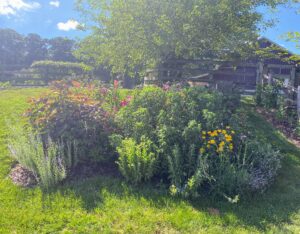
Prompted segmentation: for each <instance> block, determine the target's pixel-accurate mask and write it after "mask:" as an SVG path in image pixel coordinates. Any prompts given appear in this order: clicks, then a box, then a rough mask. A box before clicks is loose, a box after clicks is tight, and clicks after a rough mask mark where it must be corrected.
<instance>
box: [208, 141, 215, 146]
mask: <svg viewBox="0 0 300 234" xmlns="http://www.w3.org/2000/svg"><path fill="white" fill-rule="evenodd" d="M208 144H211V145H214V144H216V141H215V140H210V141H209V142H208Z"/></svg>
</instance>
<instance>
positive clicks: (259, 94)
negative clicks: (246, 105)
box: [255, 84, 263, 106]
mask: <svg viewBox="0 0 300 234" xmlns="http://www.w3.org/2000/svg"><path fill="white" fill-rule="evenodd" d="M262 92H263V86H262V85H261V84H257V85H256V92H255V103H256V105H258V106H261V105H262V95H263V94H262Z"/></svg>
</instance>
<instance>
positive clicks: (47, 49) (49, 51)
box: [0, 28, 77, 71]
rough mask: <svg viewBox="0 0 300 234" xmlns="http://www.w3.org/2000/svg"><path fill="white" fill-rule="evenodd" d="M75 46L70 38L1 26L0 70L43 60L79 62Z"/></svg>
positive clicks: (7, 69) (19, 67) (29, 64)
mask: <svg viewBox="0 0 300 234" xmlns="http://www.w3.org/2000/svg"><path fill="white" fill-rule="evenodd" d="M75 47H76V43H75V41H74V40H71V39H68V38H64V37H55V38H52V39H45V38H42V37H41V36H39V35H38V34H33V33H30V34H28V35H21V34H19V33H17V32H16V31H14V30H12V29H1V28H0V71H1V70H2V71H14V70H21V69H23V68H28V67H30V66H31V64H32V63H33V62H35V61H41V60H53V61H64V62H77V60H76V58H75V57H74V56H73V54H72V53H73V51H74V50H75Z"/></svg>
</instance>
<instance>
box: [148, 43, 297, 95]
mask: <svg viewBox="0 0 300 234" xmlns="http://www.w3.org/2000/svg"><path fill="white" fill-rule="evenodd" d="M258 42H259V45H260V48H261V49H266V50H268V49H269V48H270V49H271V48H277V49H276V50H277V51H275V50H273V52H272V53H271V54H273V55H274V56H270V55H269V57H265V58H264V59H261V58H258V56H254V58H253V59H251V60H248V61H240V62H227V61H213V63H212V62H211V61H203V60H197V59H194V60H170V61H168V62H166V63H164V64H162V65H161V66H159V67H158V68H157V69H156V70H149V71H148V72H147V75H146V77H145V79H144V82H145V84H146V85H147V84H160V83H164V82H177V81H182V80H186V81H188V82H189V83H190V84H191V85H197V84H200V85H203V84H207V85H215V86H218V85H221V84H224V83H227V84H234V85H236V86H237V87H239V88H241V89H243V90H249V91H251V90H252V91H254V90H255V88H256V85H257V84H258V83H261V82H272V80H273V79H280V80H282V82H283V83H284V84H285V85H286V86H292V87H297V86H298V84H300V67H299V68H298V65H297V63H296V62H293V61H287V60H286V58H287V57H290V56H293V54H292V53H291V52H290V51H288V50H286V49H285V48H283V47H281V46H280V45H278V44H276V43H274V42H273V41H271V40H269V39H267V38H264V37H262V38H259V39H258ZM216 64H217V65H216ZM186 65H188V68H186V67H187V66H186Z"/></svg>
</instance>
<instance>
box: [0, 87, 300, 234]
mask: <svg viewBox="0 0 300 234" xmlns="http://www.w3.org/2000/svg"><path fill="white" fill-rule="evenodd" d="M45 91H46V89H40V88H39V89H36V88H26V89H10V90H3V91H0V110H1V111H0V161H1V163H0V190H1V192H0V200H1V205H0V223H1V225H0V233H14V232H17V233H35V232H37V233H45V232H48V233H59V232H67V233H68V232H70V233H74V232H75V233H94V232H96V233H97V232H98V233H99V232H103V233H106V232H107V233H110V232H125V233H149V232H150V233H155V232H165V233H174V232H175V233H176V232H178V233H199V232H208V233H261V232H270V233H286V232H291V233H299V230H300V229H299V227H300V219H299V205H298V204H299V194H300V186H299V178H300V167H299V166H300V157H299V155H300V151H299V149H297V148H296V147H295V146H294V145H292V144H291V143H290V142H288V141H287V140H286V138H285V137H283V136H282V134H280V133H279V132H278V131H277V130H276V129H274V128H273V127H272V126H271V125H270V124H269V123H268V122H266V121H265V120H264V119H263V118H262V117H261V116H260V115H258V114H256V113H255V112H253V109H252V108H251V106H250V105H246V104H245V103H244V102H243V103H242V105H243V106H244V105H246V106H245V109H246V111H245V112H244V114H245V116H246V117H247V124H249V125H250V126H251V128H250V129H251V131H253V133H254V134H255V135H256V136H259V138H260V139H266V141H268V142H269V143H270V144H272V146H273V147H277V148H278V149H279V150H280V151H281V152H282V154H283V155H284V156H285V157H284V159H283V160H282V168H281V169H280V173H279V176H278V177H276V183H274V184H273V186H272V187H271V188H269V189H268V190H267V191H266V192H265V193H264V194H260V193H257V192H256V193H253V194H251V196H250V197H249V199H246V198H245V197H241V199H240V202H239V203H238V204H235V205H231V204H229V203H228V202H226V201H222V200H213V199H211V197H210V196H202V197H201V198H198V199H193V200H189V201H188V202H187V201H186V200H185V199H182V198H173V197H171V196H169V195H168V194H167V192H166V190H165V188H164V186H154V185H152V184H148V185H143V186H139V187H136V186H132V185H130V184H125V183H124V181H123V179H122V178H118V177H115V176H110V175H106V176H98V177H92V178H86V179H84V180H73V181H68V182H66V183H64V184H63V185H62V186H59V188H58V190H56V191H53V192H52V193H47V194H44V193H43V192H41V191H40V189H39V188H34V189H23V188H20V187H18V186H15V185H14V184H13V183H11V182H10V180H9V179H7V175H8V173H9V170H10V169H11V164H12V160H11V159H10V158H9V152H8V150H7V147H6V142H7V140H8V136H9V134H8V129H7V127H6V124H5V120H6V119H11V118H12V116H14V115H17V116H19V115H20V116H21V114H22V112H23V111H24V110H25V109H26V108H27V107H28V103H27V102H26V100H28V98H30V97H32V96H38V95H40V94H41V93H42V92H45ZM23 120H24V119H23V118H22V117H20V118H19V119H18V121H17V122H16V125H17V126H18V125H20V124H21V123H22V122H23ZM241 132H243V131H241ZM191 182H192V181H191ZM20 207H21V208H20ZM212 208H214V209H215V210H216V211H219V212H220V215H216V213H212V212H211V210H212ZM100 216H101V218H99V217H100ZM53 217H55V218H53ZM262 220H263V221H262Z"/></svg>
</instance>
